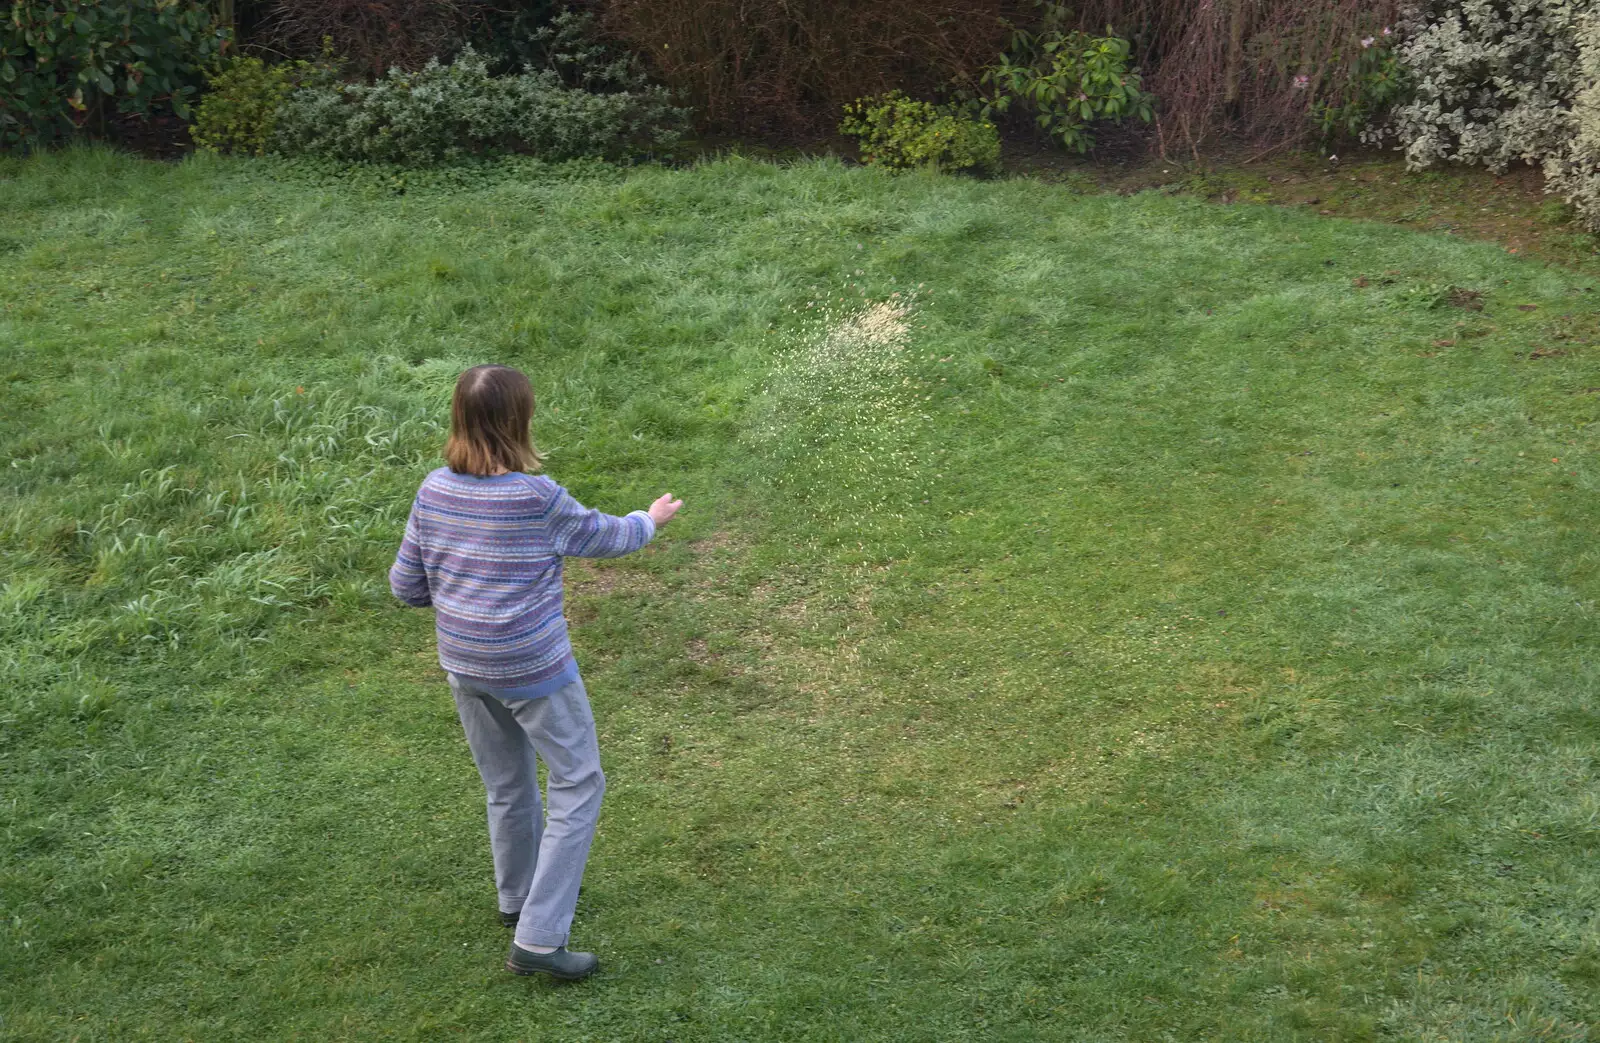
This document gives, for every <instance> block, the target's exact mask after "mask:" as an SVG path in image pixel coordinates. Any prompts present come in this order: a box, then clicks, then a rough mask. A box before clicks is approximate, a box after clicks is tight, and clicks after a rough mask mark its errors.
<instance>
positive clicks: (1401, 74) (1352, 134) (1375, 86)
mask: <svg viewBox="0 0 1600 1043" xmlns="http://www.w3.org/2000/svg"><path fill="white" fill-rule="evenodd" d="M1394 42H1395V35H1394V33H1393V32H1391V31H1390V30H1389V29H1388V28H1385V29H1383V31H1382V32H1378V33H1373V34H1372V35H1370V36H1364V37H1362V38H1361V40H1360V41H1359V43H1360V45H1361V50H1360V51H1359V52H1357V53H1356V56H1355V61H1354V62H1353V63H1352V64H1351V65H1350V69H1349V74H1348V76H1347V77H1346V78H1345V81H1344V83H1343V84H1341V85H1338V86H1337V87H1335V88H1334V89H1335V91H1336V92H1337V93H1336V94H1335V96H1333V97H1324V98H1321V99H1319V100H1317V101H1316V102H1314V103H1313V104H1312V106H1311V121H1312V123H1313V124H1314V125H1315V126H1316V128H1317V132H1318V133H1319V134H1320V135H1321V137H1322V140H1323V141H1324V142H1331V141H1335V140H1337V139H1340V138H1345V139H1352V138H1354V139H1373V138H1375V137H1379V136H1381V135H1375V134H1374V133H1373V129H1374V128H1376V127H1379V126H1381V125H1382V123H1383V121H1384V120H1386V119H1387V118H1388V116H1389V113H1390V111H1391V110H1392V109H1393V107H1394V106H1395V105H1396V104H1397V103H1399V102H1400V101H1401V100H1402V99H1403V98H1405V97H1406V96H1407V94H1408V92H1409V90H1410V85H1411V79H1410V76H1409V75H1408V74H1407V70H1406V69H1405V67H1404V66H1403V65H1402V64H1401V62H1400V53H1399V50H1398V49H1397V48H1396V47H1395V46H1394ZM1341 57H1342V56H1341V55H1339V54H1337V53H1336V54H1334V56H1333V60H1334V62H1335V63H1337V62H1339V61H1340V59H1341Z"/></svg>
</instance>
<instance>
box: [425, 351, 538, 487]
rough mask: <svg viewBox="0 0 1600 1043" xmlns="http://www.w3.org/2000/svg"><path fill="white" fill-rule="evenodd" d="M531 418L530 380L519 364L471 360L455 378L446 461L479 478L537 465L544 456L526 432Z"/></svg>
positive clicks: (529, 468)
mask: <svg viewBox="0 0 1600 1043" xmlns="http://www.w3.org/2000/svg"><path fill="white" fill-rule="evenodd" d="M532 422H533V385H532V384H530V383H528V378H527V377H526V376H524V375H523V373H522V371H521V370H516V369H512V368H511V367H510V366H473V367H472V368H471V369H469V370H467V371H466V372H465V373H463V374H461V376H460V377H459V378H458V379H457V380H456V393H455V397H454V398H453V399H452V400H451V402H450V438H449V439H448V440H447V441H446V442H445V444H444V460H445V463H447V464H449V465H450V470H452V471H454V472H456V473H457V474H475V475H477V476H478V477H480V478H483V477H487V476H488V475H491V474H493V473H494V472H495V471H498V470H500V469H501V468H504V469H505V470H507V471H537V470H538V469H539V467H540V466H541V465H542V464H543V463H544V458H543V457H542V456H540V455H539V451H538V450H537V449H535V448H534V447H533V441H532V439H531V437H530V436H529V434H528V425H529V424H530V423H532Z"/></svg>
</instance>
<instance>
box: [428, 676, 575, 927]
mask: <svg viewBox="0 0 1600 1043" xmlns="http://www.w3.org/2000/svg"><path fill="white" fill-rule="evenodd" d="M450 687H451V690H452V691H453V692H454V693H455V699H456V711H457V713H459V714H460V716H461V726H462V728H464V729H465V730H466V733H467V744H468V745H469V746H471V747H472V758H473V760H474V761H475V762H476V763H477V765H478V774H479V775H480V776H481V777H482V778H483V786H484V790H485V791H486V793H487V796H488V805H489V842H490V845H491V847H492V848H493V850H494V872H495V886H496V888H497V889H498V890H499V892H500V908H501V910H503V911H505V912H514V911H516V910H517V909H519V908H520V909H521V910H522V918H521V920H520V921H519V922H518V924H517V942H518V943H520V944H522V945H565V944H566V943H567V934H568V932H569V931H570V930H571V927H572V913H573V910H574V909H575V908H576V907H577V904H578V885H579V884H580V883H582V881H583V867H584V863H586V862H587V861H588V859H589V845H590V843H591V842H592V841H593V840H594V829H595V823H596V821H597V820H598V818H599V813H600V798H601V795H602V794H603V793H604V792H605V788H606V780H605V775H603V774H602V773H601V771H600V746H599V742H598V740H597V739H596V737H595V729H594V715H593V714H592V713H591V712H590V710H589V699H588V696H587V695H586V693H585V692H584V689H583V682H582V681H574V682H572V683H571V684H569V685H567V686H566V687H564V688H561V689H560V690H558V691H556V692H553V693H551V694H550V695H546V696H540V697H538V698H534V699H502V698H500V697H499V696H496V695H493V694H491V693H489V692H488V691H485V690H483V689H481V688H480V687H479V686H477V685H475V684H474V683H473V682H471V681H468V680H466V679H464V678H460V677H454V676H452V677H451V678H450ZM535 753H537V754H538V758H539V759H540V760H542V761H544V763H545V768H546V770H547V779H546V791H547V793H546V795H547V798H548V799H547V805H548V811H547V815H546V816H545V821H544V822H543V823H541V822H540V818H541V816H540V803H539V783H538V775H537V774H536V773H535V770H534V754H535Z"/></svg>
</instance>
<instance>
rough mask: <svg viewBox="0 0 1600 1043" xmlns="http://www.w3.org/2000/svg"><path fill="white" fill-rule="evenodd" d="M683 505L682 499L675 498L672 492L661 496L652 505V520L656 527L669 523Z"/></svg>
mask: <svg viewBox="0 0 1600 1043" xmlns="http://www.w3.org/2000/svg"><path fill="white" fill-rule="evenodd" d="M682 506H683V501H682V500H674V499H673V498H672V494H671V493H663V494H662V495H661V498H660V499H659V500H657V501H656V502H655V503H652V504H651V505H650V520H651V521H653V522H655V523H656V528H658V529H659V528H661V526H663V525H665V524H667V522H669V521H671V520H672V516H673V515H674V514H677V513H678V508H679V507H682Z"/></svg>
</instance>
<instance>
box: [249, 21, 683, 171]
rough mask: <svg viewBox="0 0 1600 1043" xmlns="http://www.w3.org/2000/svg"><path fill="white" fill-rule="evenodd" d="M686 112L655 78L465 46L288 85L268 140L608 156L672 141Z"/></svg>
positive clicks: (362, 150) (402, 151)
mask: <svg viewBox="0 0 1600 1043" xmlns="http://www.w3.org/2000/svg"><path fill="white" fill-rule="evenodd" d="M687 116H688V113H687V111H686V110H684V109H680V108H676V107H674V106H673V104H672V102H671V99H670V98H669V97H668V95H667V93H666V91H665V90H664V89H662V88H659V87H651V88H644V89H640V90H632V91H616V92H613V93H609V94H601V93H595V92H591V91H585V90H578V89H573V88H569V87H566V86H564V85H563V84H562V83H561V79H560V77H559V76H558V75H557V74H556V73H554V72H551V71H549V70H539V71H533V70H530V71H528V72H525V73H522V74H520V75H516V76H491V75H490V74H489V69H488V64H487V63H486V62H485V61H484V59H483V58H482V57H481V56H479V55H478V54H476V53H475V52H474V51H472V50H471V49H470V48H469V49H467V50H464V51H463V52H462V53H461V55H460V56H459V57H457V59H456V60H455V61H454V62H453V63H451V64H448V65H446V64H442V63H441V62H439V61H438V60H437V59H435V60H433V61H430V62H429V63H428V64H427V65H426V66H425V67H423V68H422V69H421V70H420V71H418V72H414V73H407V72H403V71H401V70H399V69H391V70H389V73H388V75H386V76H384V77H383V78H382V79H380V80H378V81H377V82H376V83H372V84H364V83H327V84H312V85H307V86H303V87H300V88H297V89H296V90H293V91H291V92H290V93H289V95H288V96H287V97H286V98H285V99H284V101H283V104H282V105H281V106H280V107H279V108H278V110H277V119H276V124H275V126H274V131H273V137H272V146H271V147H272V148H273V149H275V150H276V151H279V152H283V153H285V154H287V155H312V156H326V157H328V158H331V159H340V160H350V161H362V162H377V163H397V164H403V165H411V166H419V165H428V164H432V163H438V162H443V161H448V160H453V159H457V158H459V157H462V156H467V155H475V154H489V155H493V154H499V153H508V152H515V153H525V154H529V155H534V156H538V157H541V158H544V159H569V158H580V157H602V158H617V157H620V156H624V155H628V154H631V153H636V152H641V151H646V150H649V149H652V148H661V147H666V146H669V145H671V144H673V143H674V142H675V141H676V140H677V138H678V136H679V135H680V134H681V132H682V130H683V128H684V127H685V125H686V122H687Z"/></svg>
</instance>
